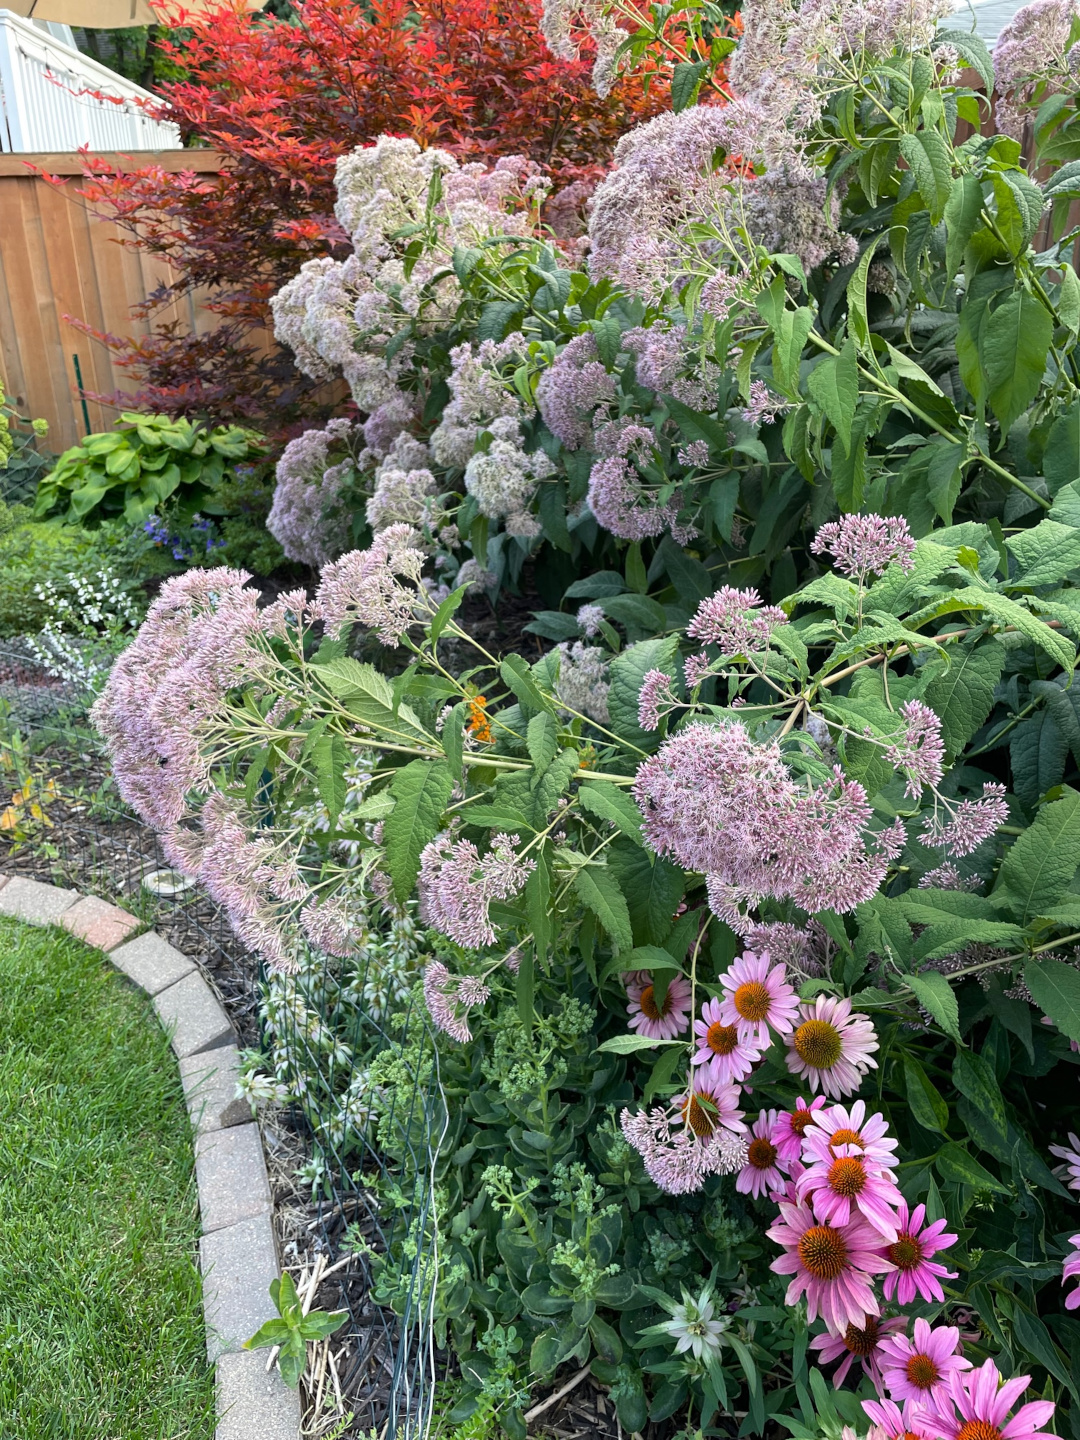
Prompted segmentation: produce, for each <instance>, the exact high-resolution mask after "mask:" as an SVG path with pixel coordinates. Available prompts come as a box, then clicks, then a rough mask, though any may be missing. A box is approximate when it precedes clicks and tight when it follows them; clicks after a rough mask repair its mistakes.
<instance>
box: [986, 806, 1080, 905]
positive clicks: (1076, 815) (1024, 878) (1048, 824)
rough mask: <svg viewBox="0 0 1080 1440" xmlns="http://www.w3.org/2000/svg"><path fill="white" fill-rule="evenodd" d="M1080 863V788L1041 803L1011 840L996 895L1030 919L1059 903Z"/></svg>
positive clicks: (1003, 902)
mask: <svg viewBox="0 0 1080 1440" xmlns="http://www.w3.org/2000/svg"><path fill="white" fill-rule="evenodd" d="M1077 865H1080V794H1078V793H1077V791H1075V790H1066V791H1065V794H1064V795H1063V796H1062V798H1061V799H1060V800H1055V801H1053V802H1052V803H1051V804H1049V805H1043V806H1042V808H1041V809H1040V810H1039V813H1038V814H1037V815H1036V817H1035V819H1034V821H1033V823H1032V824H1031V825H1029V826H1028V828H1027V829H1026V830H1025V831H1024V833H1023V834H1022V835H1021V836H1020V837H1019V839H1018V840H1017V841H1016V842H1015V843H1014V844H1013V846H1012V848H1011V849H1010V850H1009V852H1008V854H1007V855H1006V856H1005V859H1004V860H1003V861H1002V864H1001V869H1000V870H999V871H998V877H997V882H996V884H995V885H994V889H993V900H994V903H995V905H997V906H999V907H1000V908H1008V909H1010V910H1012V911H1014V913H1016V914H1017V915H1018V916H1019V918H1020V920H1021V921H1022V922H1024V923H1026V922H1027V921H1029V920H1033V919H1035V918H1036V917H1037V916H1039V915H1041V914H1043V912H1044V911H1045V910H1047V909H1048V908H1049V907H1051V906H1053V905H1056V904H1058V903H1060V902H1061V901H1062V900H1063V899H1064V898H1065V896H1066V894H1067V893H1068V891H1069V888H1070V885H1071V882H1072V878H1073V876H1074V875H1075V873H1076V867H1077Z"/></svg>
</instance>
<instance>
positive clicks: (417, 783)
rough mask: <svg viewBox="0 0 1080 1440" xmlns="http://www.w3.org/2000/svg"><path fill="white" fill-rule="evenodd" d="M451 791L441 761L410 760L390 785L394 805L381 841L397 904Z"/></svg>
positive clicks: (447, 769)
mask: <svg viewBox="0 0 1080 1440" xmlns="http://www.w3.org/2000/svg"><path fill="white" fill-rule="evenodd" d="M453 788H454V778H453V776H452V775H451V773H450V767H449V765H447V764H446V762H445V761H443V760H411V761H410V762H409V764H408V765H405V766H403V767H402V769H400V770H399V771H398V772H397V773H396V774H395V776H394V778H393V780H391V782H390V793H391V795H393V797H394V800H395V805H394V808H393V810H392V811H391V813H390V814H389V815H388V816H387V817H386V820H385V821H384V823H383V841H384V844H385V846H386V868H387V869H388V870H389V872H390V879H391V880H392V881H393V885H394V894H395V895H396V896H397V898H398V900H399V901H405V900H407V899H408V898H409V896H410V895H411V894H412V892H413V889H414V887H415V885H416V877H417V875H418V874H419V872H420V852H421V850H423V848H424V846H425V845H427V844H428V843H429V841H431V840H434V838H435V836H436V835H437V834H438V833H439V828H440V825H441V822H442V816H443V811H444V810H445V809H446V806H447V802H448V801H449V799H450V792H451V791H452V790H453Z"/></svg>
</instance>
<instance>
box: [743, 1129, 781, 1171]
mask: <svg viewBox="0 0 1080 1440" xmlns="http://www.w3.org/2000/svg"><path fill="white" fill-rule="evenodd" d="M746 1163H747V1164H748V1165H752V1166H753V1167H754V1169H755V1170H771V1169H772V1167H773V1166H774V1165H775V1164H776V1146H775V1145H774V1144H773V1143H772V1141H771V1140H766V1139H765V1138H764V1137H763V1136H759V1137H758V1139H756V1140H751V1141H750V1144H749V1146H748V1148H747V1151H746Z"/></svg>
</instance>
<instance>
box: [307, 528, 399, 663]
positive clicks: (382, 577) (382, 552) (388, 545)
mask: <svg viewBox="0 0 1080 1440" xmlns="http://www.w3.org/2000/svg"><path fill="white" fill-rule="evenodd" d="M419 543H420V536H419V535H418V534H417V532H416V531H415V530H414V529H413V528H412V527H411V526H409V525H391V526H389V527H388V528H387V529H386V530H384V531H383V532H382V533H381V534H380V535H377V536H376V537H375V539H374V540H373V541H372V543H371V546H370V547H369V548H368V549H367V550H351V551H350V552H349V553H348V554H347V555H343V556H342V557H341V559H340V560H333V561H331V563H330V564H329V565H326V566H325V567H324V568H323V572H322V577H321V579H320V581H319V588H318V590H317V591H316V593H315V607H316V612H317V614H318V615H319V617H320V618H321V620H322V622H323V624H324V625H325V626H326V633H327V634H328V635H329V636H330V637H331V639H338V638H340V637H341V636H342V635H343V634H344V633H345V632H346V631H347V630H348V629H349V628H350V627H351V626H352V625H354V624H356V623H357V622H359V623H360V624H362V625H367V626H368V627H370V628H371V629H372V630H374V631H375V633H376V634H377V635H378V637H379V639H380V640H381V641H382V643H383V644H384V645H387V646H390V647H391V648H392V649H396V648H397V647H398V645H400V643H401V637H402V636H403V635H404V634H405V632H406V630H408V628H409V626H410V625H413V624H415V623H416V618H417V616H416V612H417V607H418V606H422V605H424V604H425V602H424V601H423V599H422V598H421V597H422V596H423V594H424V591H423V586H422V585H421V583H420V577H421V573H422V571H423V568H424V552H423V551H422V550H421V549H419V548H418V547H419ZM402 580H404V581H405V582H406V583H405V584H402Z"/></svg>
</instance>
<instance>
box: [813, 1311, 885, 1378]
mask: <svg viewBox="0 0 1080 1440" xmlns="http://www.w3.org/2000/svg"><path fill="white" fill-rule="evenodd" d="M904 1324H905V1322H904V1320H903V1319H902V1318H899V1319H895V1320H879V1319H878V1317H877V1316H876V1315H867V1316H866V1318H865V1319H864V1321H863V1323H862V1324H861V1325H849V1326H848V1327H847V1329H846V1330H845V1331H844V1333H843V1334H842V1335H833V1334H831V1332H829V1331H828V1330H827V1331H826V1332H825V1334H824V1335H815V1336H814V1338H813V1340H811V1341H810V1349H811V1350H816V1351H817V1352H818V1358H819V1360H821V1361H822V1363H823V1364H825V1365H831V1364H832V1363H833V1361H834V1360H838V1359H839V1358H840V1356H841V1355H842V1356H843V1357H844V1358H843V1360H842V1361H841V1362H840V1365H839V1366H838V1368H837V1370H836V1373H835V1374H834V1375H833V1388H834V1389H836V1390H839V1389H840V1386H841V1385H842V1384H843V1383H844V1381H845V1380H846V1379H847V1373H848V1371H849V1370H850V1369H851V1367H852V1365H853V1363H854V1362H855V1361H856V1360H858V1361H859V1362H860V1363H861V1364H862V1368H863V1373H864V1374H866V1375H869V1376H870V1379H871V1380H872V1381H873V1382H874V1384H875V1385H876V1386H877V1387H878V1388H879V1389H880V1388H881V1360H882V1350H881V1347H882V1344H883V1343H884V1342H885V1341H886V1340H887V1339H888V1338H889V1337H890V1336H891V1335H892V1334H893V1332H894V1331H896V1330H902V1329H903V1328H904Z"/></svg>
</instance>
